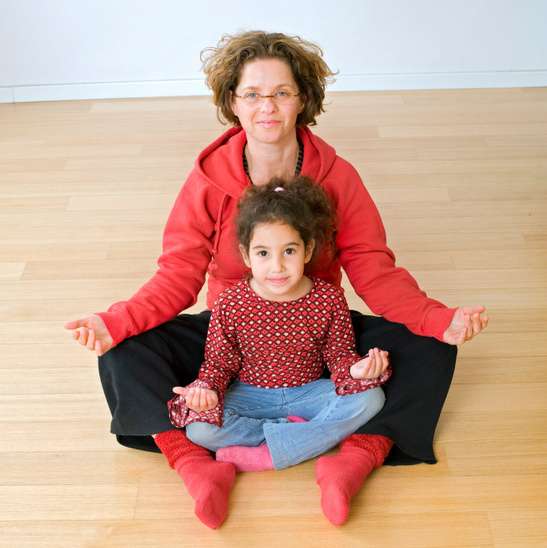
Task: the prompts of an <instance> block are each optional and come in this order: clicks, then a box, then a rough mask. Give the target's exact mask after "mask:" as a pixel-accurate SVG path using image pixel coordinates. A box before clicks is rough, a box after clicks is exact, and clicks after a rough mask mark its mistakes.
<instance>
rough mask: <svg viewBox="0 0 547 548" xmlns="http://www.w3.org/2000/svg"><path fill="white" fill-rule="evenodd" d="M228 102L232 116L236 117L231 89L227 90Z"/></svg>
mask: <svg viewBox="0 0 547 548" xmlns="http://www.w3.org/2000/svg"><path fill="white" fill-rule="evenodd" d="M228 103H229V104H230V108H231V109H232V112H233V114H234V116H235V117H236V118H237V103H236V101H235V97H234V92H233V91H232V90H231V89H230V90H229V91H228Z"/></svg>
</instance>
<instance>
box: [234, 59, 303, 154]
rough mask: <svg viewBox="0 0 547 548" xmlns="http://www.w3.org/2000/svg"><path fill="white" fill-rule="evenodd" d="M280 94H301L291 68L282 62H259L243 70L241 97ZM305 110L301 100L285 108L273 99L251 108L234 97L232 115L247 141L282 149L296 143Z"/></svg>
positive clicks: (249, 63)
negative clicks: (299, 121)
mask: <svg viewBox="0 0 547 548" xmlns="http://www.w3.org/2000/svg"><path fill="white" fill-rule="evenodd" d="M278 91H286V92H288V93H298V91H299V90H298V87H297V85H296V82H295V81H294V78H293V75H292V72H291V68H290V67H289V65H288V64H287V63H285V62H283V61H281V60H279V59H258V60H255V61H249V62H248V63H246V64H245V65H244V66H243V70H242V71H241V77H240V80H239V84H238V86H237V89H236V92H235V94H236V95H239V96H241V97H243V96H244V95H245V94H247V93H251V92H256V93H260V94H261V95H274V94H275V93H276V92H278ZM304 106H305V102H304V101H303V100H302V97H300V96H297V97H293V99H292V100H291V101H289V102H288V103H282V104H279V103H278V102H276V100H275V98H271V97H266V98H263V99H262V100H261V101H259V102H258V103H257V104H252V105H249V104H247V103H246V102H245V100H244V99H241V98H238V97H235V96H234V95H232V100H231V107H232V111H233V113H234V114H235V115H236V116H237V117H238V118H239V122H240V123H241V127H242V128H243V129H244V130H245V133H246V134H247V140H248V141H255V142H256V143H260V144H277V145H281V146H282V145H283V144H285V143H286V142H288V140H289V139H294V136H295V131H296V129H295V128H296V119H297V117H298V115H299V114H300V113H301V112H302V110H303V109H304Z"/></svg>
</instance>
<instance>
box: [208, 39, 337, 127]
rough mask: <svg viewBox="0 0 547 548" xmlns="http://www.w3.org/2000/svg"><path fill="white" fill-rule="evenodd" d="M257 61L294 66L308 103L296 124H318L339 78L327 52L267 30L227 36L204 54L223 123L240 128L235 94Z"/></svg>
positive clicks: (219, 117) (218, 111)
mask: <svg viewBox="0 0 547 548" xmlns="http://www.w3.org/2000/svg"><path fill="white" fill-rule="evenodd" d="M257 59H280V60H281V61H284V62H285V63H287V64H288V65H289V66H290V68H291V71H292V75H293V78H294V81H295V82H296V85H297V86H298V92H299V93H300V94H302V96H303V97H304V100H305V107H304V110H303V111H302V112H301V113H300V114H299V115H298V118H297V120H296V125H297V126H306V125H312V126H313V125H316V120H315V118H316V117H317V116H319V115H320V114H321V113H322V112H324V111H325V109H324V106H323V101H324V99H325V88H326V86H327V84H328V83H331V82H333V81H334V76H335V73H334V72H332V71H331V70H330V68H329V67H328V65H327V64H326V63H325V61H324V60H323V51H322V50H321V48H320V47H319V46H317V45H316V44H313V43H312V42H308V41H306V40H303V39H302V38H300V37H299V36H288V35H286V34H282V33H278V32H274V33H267V32H264V31H249V32H242V33H239V34H235V35H224V36H223V37H222V38H221V40H220V41H219V43H218V44H217V46H216V47H210V48H206V49H204V50H203V51H202V52H201V61H202V63H203V72H204V73H205V81H206V83H207V86H208V87H209V89H211V90H212V92H213V103H214V104H215V105H216V107H217V116H218V119H219V120H220V122H222V123H223V124H226V123H228V124H231V125H234V126H239V125H240V123H239V119H238V118H237V116H235V115H234V113H233V112H232V108H231V105H230V102H231V99H232V94H233V93H235V90H236V87H237V86H238V84H239V80H240V78H241V71H242V70H243V66H244V65H245V63H247V62H249V61H253V60H257Z"/></svg>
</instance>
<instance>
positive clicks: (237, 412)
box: [186, 379, 385, 470]
mask: <svg viewBox="0 0 547 548" xmlns="http://www.w3.org/2000/svg"><path fill="white" fill-rule="evenodd" d="M384 401H385V396H384V392H383V390H382V389H381V388H379V387H378V388H372V389H370V390H366V391H365V392H360V393H359V394H350V395H347V396H338V395H336V393H335V391H334V383H333V382H332V381H331V380H330V379H318V380H316V381H314V382H311V383H309V384H305V385H304V386H297V387H294V388H257V387H255V386H250V385H248V384H245V383H243V382H240V381H235V382H234V383H233V384H232V386H231V387H230V389H229V390H228V391H227V393H226V396H225V398H224V416H223V425H222V428H219V427H218V426H214V425H211V424H208V423H204V422H194V423H191V424H189V425H188V426H187V427H186V435H187V436H188V438H189V439H190V440H192V441H193V442H194V443H197V444H198V445H202V446H204V447H207V449H210V450H211V451H217V450H218V449H220V448H221V447H228V446H231V445H245V446H249V447H256V446H258V445H261V444H263V443H264V442H266V443H267V444H268V448H269V450H270V454H271V456H272V461H273V464H274V468H275V469H276V470H279V469H281V468H287V467H288V466H293V465H295V464H298V463H299V462H303V461H305V460H307V459H311V458H314V457H316V456H318V455H320V454H322V453H324V452H325V451H328V450H329V449H331V448H332V447H334V446H335V445H337V444H338V443H340V442H341V441H342V440H343V439H344V438H346V437H347V436H349V435H350V434H352V433H354V432H355V431H356V430H357V429H358V428H359V427H360V426H362V425H363V424H365V423H366V422H367V421H369V420H370V419H371V418H372V417H374V415H376V413H378V412H379V411H380V409H382V407H383V405H384ZM288 415H297V416H299V417H302V418H303V419H306V420H307V421H309V422H297V423H292V422H290V421H289V420H288V419H287V418H286V417H287V416H288Z"/></svg>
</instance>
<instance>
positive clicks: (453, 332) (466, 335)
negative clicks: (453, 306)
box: [443, 306, 488, 344]
mask: <svg viewBox="0 0 547 548" xmlns="http://www.w3.org/2000/svg"><path fill="white" fill-rule="evenodd" d="M485 310H486V309H485V308H484V306H466V307H463V308H458V310H456V312H455V313H454V317H453V318H452V321H451V322H450V325H449V326H448V328H447V329H446V331H445V332H444V334H443V340H444V342H446V343H448V344H463V343H464V342H466V341H470V340H471V339H472V338H473V337H475V336H476V335H478V334H479V333H480V332H481V331H482V330H483V329H484V328H485V327H486V326H487V325H488V316H482V317H481V314H482V313H483V312H484V311H485Z"/></svg>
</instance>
